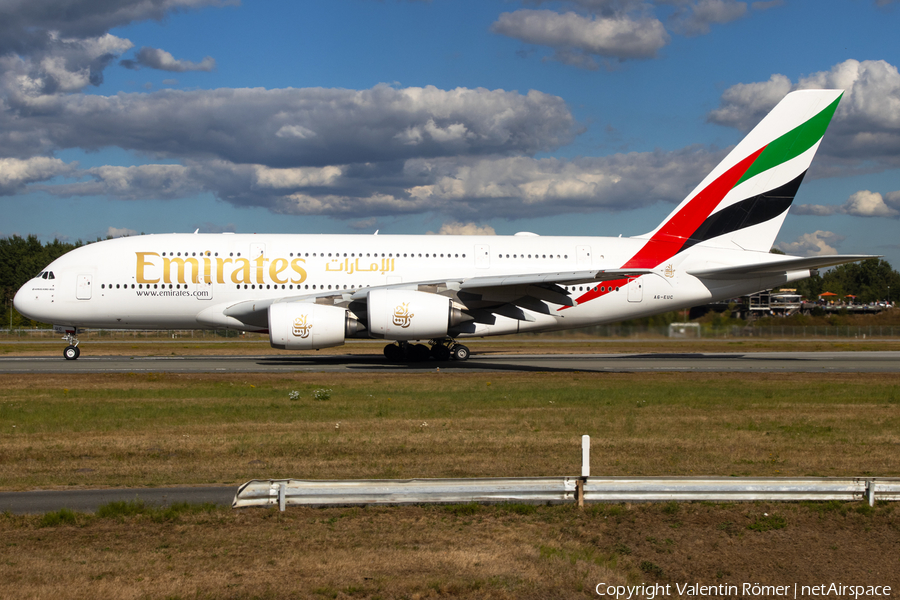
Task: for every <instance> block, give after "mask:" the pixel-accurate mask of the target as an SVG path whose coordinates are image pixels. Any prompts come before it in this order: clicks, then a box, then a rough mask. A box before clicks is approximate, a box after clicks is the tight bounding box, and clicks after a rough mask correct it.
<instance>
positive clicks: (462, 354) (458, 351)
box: [453, 344, 469, 360]
mask: <svg viewBox="0 0 900 600" xmlns="http://www.w3.org/2000/svg"><path fill="white" fill-rule="evenodd" d="M453 358H454V360H469V349H468V348H467V347H466V346H463V345H462V344H457V345H456V346H453Z"/></svg>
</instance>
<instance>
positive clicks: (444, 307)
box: [367, 290, 472, 340]
mask: <svg viewBox="0 0 900 600" xmlns="http://www.w3.org/2000/svg"><path fill="white" fill-rule="evenodd" d="M367 305H368V306H367V310H368V328H369V335H370V336H372V337H375V338H384V339H388V340H427V339H435V338H438V339H439V338H443V337H446V335H447V330H448V329H449V328H450V327H453V326H455V325H458V324H460V323H465V322H466V321H471V320H472V317H470V316H468V315H466V314H464V313H463V312H462V311H461V310H460V309H459V308H458V307H457V306H454V304H453V301H452V300H451V299H450V298H448V297H446V296H439V295H437V294H430V293H428V292H416V291H412V290H372V291H371V292H369V294H368V300H367Z"/></svg>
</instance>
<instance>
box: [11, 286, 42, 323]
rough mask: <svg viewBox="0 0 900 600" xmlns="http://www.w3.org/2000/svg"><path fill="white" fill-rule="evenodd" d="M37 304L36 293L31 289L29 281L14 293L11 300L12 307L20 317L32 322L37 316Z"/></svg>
mask: <svg viewBox="0 0 900 600" xmlns="http://www.w3.org/2000/svg"><path fill="white" fill-rule="evenodd" d="M39 304H40V303H39V302H38V297H37V294H36V292H34V291H32V289H31V282H30V281H29V282H28V283H26V284H25V285H23V286H22V287H21V288H19V291H18V292H16V295H15V297H14V298H13V306H14V307H15V308H16V311H18V313H19V314H20V315H22V316H24V317H27V318H29V319H33V320H35V317H36V316H37V312H38V305H39Z"/></svg>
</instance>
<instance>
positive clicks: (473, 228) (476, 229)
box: [428, 221, 497, 235]
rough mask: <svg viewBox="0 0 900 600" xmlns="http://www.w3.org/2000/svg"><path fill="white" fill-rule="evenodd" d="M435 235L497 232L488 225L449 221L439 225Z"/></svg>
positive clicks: (488, 233) (430, 232) (490, 233)
mask: <svg viewBox="0 0 900 600" xmlns="http://www.w3.org/2000/svg"><path fill="white" fill-rule="evenodd" d="M428 233H429V234H433V233H434V232H432V231H429V232H428ZM437 235H497V232H496V231H494V228H493V227H491V226H490V225H478V224H477V223H459V222H456V221H451V222H449V223H444V224H443V225H441V228H440V230H439V231H438V232H437Z"/></svg>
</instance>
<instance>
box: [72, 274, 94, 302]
mask: <svg viewBox="0 0 900 600" xmlns="http://www.w3.org/2000/svg"><path fill="white" fill-rule="evenodd" d="M75 298H76V299H78V300H90V299H91V276H90V275H79V276H78V279H77V280H76V282H75Z"/></svg>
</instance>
